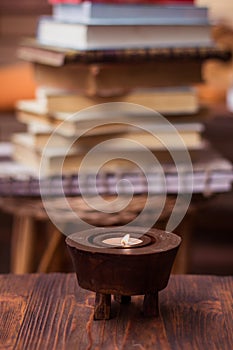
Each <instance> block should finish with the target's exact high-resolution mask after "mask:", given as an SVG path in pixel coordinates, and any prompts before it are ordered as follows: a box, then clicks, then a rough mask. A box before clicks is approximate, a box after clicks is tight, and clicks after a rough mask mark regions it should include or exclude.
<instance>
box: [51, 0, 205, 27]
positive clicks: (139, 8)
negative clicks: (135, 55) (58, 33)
mask: <svg viewBox="0 0 233 350" xmlns="http://www.w3.org/2000/svg"><path fill="white" fill-rule="evenodd" d="M53 18H54V19H55V20H58V21H64V22H74V23H80V22H83V23H90V22H91V21H94V22H95V21H96V20H99V21H100V20H101V22H104V21H107V22H108V23H109V21H111V23H112V24H113V23H116V24H117V23H118V22H120V23H123V22H124V21H125V22H126V23H135V22H136V23H138V22H139V23H147V22H148V21H153V23H154V24H171V23H172V24H189V23H193V24H194V23H195V24H203V23H206V22H207V20H208V9H207V7H201V6H199V7H198V6H190V5H189V6H187V5H184V6H159V5H158V4H152V3H149V4H143V3H141V4H133V3H130V4H127V3H122V4H119V3H118V4H115V3H93V2H90V1H85V2H82V3H80V4H56V5H54V6H53Z"/></svg>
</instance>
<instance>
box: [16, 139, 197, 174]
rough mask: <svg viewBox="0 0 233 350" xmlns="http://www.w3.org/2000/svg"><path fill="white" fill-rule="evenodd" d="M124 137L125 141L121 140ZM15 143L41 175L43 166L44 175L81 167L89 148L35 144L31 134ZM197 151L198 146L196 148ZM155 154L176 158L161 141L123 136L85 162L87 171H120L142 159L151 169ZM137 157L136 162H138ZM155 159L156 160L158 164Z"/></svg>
mask: <svg viewBox="0 0 233 350" xmlns="http://www.w3.org/2000/svg"><path fill="white" fill-rule="evenodd" d="M119 140H121V141H119ZM12 144H13V159H14V160H16V161H17V162H20V163H21V164H23V165H26V166H28V167H30V168H31V169H32V171H34V172H35V173H37V174H38V175H39V172H40V169H41V174H42V176H51V175H55V174H64V175H65V174H72V173H76V172H79V171H80V166H81V164H82V161H83V159H84V157H85V156H86V155H87V152H88V151H87V150H84V149H80V148H79V147H77V146H76V145H75V146H74V147H71V148H68V150H67V148H64V147H61V148H55V147H53V148H49V147H45V148H44V149H40V148H35V147H32V145H31V144H30V140H28V139H27V138H18V139H17V138H15V139H13V140H12ZM194 151H195V149H194ZM152 154H153V155H154V156H155V157H156V160H157V161H156V162H159V163H160V164H162V163H168V162H172V159H173V158H172V155H171V154H170V152H169V151H168V150H167V149H166V147H164V146H163V147H161V144H160V145H155V146H153V148H151V149H150V150H149V149H143V148H142V146H139V145H138V143H137V142H132V141H129V140H128V139H125V141H124V142H122V138H120V139H115V140H112V141H111V144H109V143H108V144H107V146H104V145H103V144H101V146H100V148H98V149H97V151H96V152H94V153H92V152H89V153H88V163H86V164H85V166H84V170H82V171H85V172H92V171H93V169H98V168H99V167H100V168H102V170H103V171H116V170H117V169H121V170H122V171H123V170H125V171H126V170H127V171H133V170H136V169H138V166H137V160H138V161H139V160H140V166H141V167H143V169H144V170H147V171H149V170H150V169H152V168H153V163H152V158H151V157H152ZM174 154H175V156H176V160H178V161H179V162H180V163H182V162H183V161H184V160H183V156H184V149H183V148H182V149H181V148H174V149H173V155H174ZM135 160H136V163H135ZM156 162H154V164H156Z"/></svg>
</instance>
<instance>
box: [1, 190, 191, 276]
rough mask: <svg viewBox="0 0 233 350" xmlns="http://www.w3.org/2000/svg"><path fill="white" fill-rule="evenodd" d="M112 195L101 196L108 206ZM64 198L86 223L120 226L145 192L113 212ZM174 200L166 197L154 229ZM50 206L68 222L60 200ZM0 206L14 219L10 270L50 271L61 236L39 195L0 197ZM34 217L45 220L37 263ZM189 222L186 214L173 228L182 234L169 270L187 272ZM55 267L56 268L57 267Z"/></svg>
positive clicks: (132, 216)
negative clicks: (43, 243)
mask: <svg viewBox="0 0 233 350" xmlns="http://www.w3.org/2000/svg"><path fill="white" fill-rule="evenodd" d="M157 197H158V196H157ZM115 198H116V197H115V196H113V195H112V196H110V195H108V196H105V197H104V199H106V200H108V201H109V205H111V201H113V200H114V199H115ZM156 199H158V198H156ZM67 200H68V202H69V204H70V206H71V208H72V209H73V210H74V211H75V212H77V214H78V215H79V217H80V218H82V219H83V220H85V221H86V222H88V223H89V224H92V225H94V226H104V227H108V226H117V225H118V226H119V225H124V224H127V223H128V222H130V221H132V220H133V219H135V218H136V217H137V215H138V214H139V213H140V212H141V210H142V209H143V207H144V205H145V203H146V201H147V195H138V196H134V197H133V199H132V201H131V202H130V204H129V205H128V206H127V208H125V209H124V210H122V211H119V212H117V213H114V214H108V213H103V212H96V211H94V210H93V209H92V208H90V207H89V206H88V205H87V204H86V203H85V202H84V200H83V199H82V197H68V198H67ZM174 203H175V198H173V197H168V198H167V199H166V204H165V206H164V209H163V211H162V213H161V215H160V217H159V220H158V222H157V223H156V225H155V226H156V227H157V228H161V229H163V228H165V226H166V222H167V220H168V218H169V216H170V214H171V210H172V208H173V206H174ZM50 205H52V206H53V208H54V210H55V211H56V210H57V212H58V215H60V216H61V217H62V218H63V220H64V224H65V223H68V222H69V221H70V218H69V213H66V212H65V211H64V208H63V206H64V202H63V199H61V198H53V199H51V203H50ZM0 207H1V209H2V210H3V211H5V212H8V213H10V214H12V215H13V219H14V220H13V230H12V243H11V272H12V273H18V274H21V273H30V272H49V271H51V270H50V265H51V263H52V261H53V259H54V257H55V255H56V252H57V249H58V248H59V246H60V245H61V243H63V241H64V238H65V237H64V236H63V235H62V233H60V231H59V230H58V229H57V228H56V227H55V226H54V225H53V224H52V223H51V222H50V220H49V218H48V215H47V213H46V211H45V209H44V207H43V203H42V200H41V199H40V198H24V197H14V198H13V197H7V198H2V199H1V201H0ZM61 213H62V215H61ZM36 220H39V221H44V222H46V223H47V230H46V231H47V232H46V234H48V235H49V240H48V243H47V246H46V248H45V249H44V250H43V252H42V254H41V257H40V259H39V262H37V264H36V263H35V253H36V250H37V244H38V240H37V237H36V233H35V231H36V227H35V222H36ZM190 222H191V221H190V215H186V218H185V220H183V222H182V224H181V225H180V226H179V227H178V228H177V229H176V230H175V231H176V233H177V234H179V235H180V236H181V237H182V245H181V248H180V251H179V253H178V255H177V259H176V262H175V264H174V269H173V273H186V272H187V265H188V261H187V260H188V246H189V232H190ZM35 264H36V266H35ZM58 265H59V264H58ZM57 268H58V271H59V266H58V267H57Z"/></svg>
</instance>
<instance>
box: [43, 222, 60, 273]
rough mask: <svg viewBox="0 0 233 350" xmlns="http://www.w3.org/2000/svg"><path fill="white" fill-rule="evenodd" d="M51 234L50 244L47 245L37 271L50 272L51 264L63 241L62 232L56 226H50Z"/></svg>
mask: <svg viewBox="0 0 233 350" xmlns="http://www.w3.org/2000/svg"><path fill="white" fill-rule="evenodd" d="M49 234H50V235H51V237H50V240H49V243H48V246H47V247H46V249H45V251H44V254H43V256H42V258H41V260H40V263H39V266H38V269H37V272H40V273H43V272H49V266H50V264H51V261H52V260H53V258H54V256H55V253H56V250H57V248H58V246H59V244H60V243H61V242H62V234H61V233H60V232H59V231H58V229H57V228H56V227H54V226H53V227H52V229H51V228H50V232H49Z"/></svg>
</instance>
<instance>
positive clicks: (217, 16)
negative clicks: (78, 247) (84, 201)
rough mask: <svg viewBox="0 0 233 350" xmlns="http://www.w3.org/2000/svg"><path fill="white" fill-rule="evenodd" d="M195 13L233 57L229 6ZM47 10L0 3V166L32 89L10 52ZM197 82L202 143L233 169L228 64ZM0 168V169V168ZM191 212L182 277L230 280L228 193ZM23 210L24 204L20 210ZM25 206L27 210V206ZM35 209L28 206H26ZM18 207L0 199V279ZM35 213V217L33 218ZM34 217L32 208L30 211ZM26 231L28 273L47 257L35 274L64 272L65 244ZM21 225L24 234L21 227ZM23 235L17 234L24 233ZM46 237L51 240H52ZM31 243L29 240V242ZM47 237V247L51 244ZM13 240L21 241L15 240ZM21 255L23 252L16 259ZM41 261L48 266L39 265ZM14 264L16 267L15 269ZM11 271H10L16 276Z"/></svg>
mask: <svg viewBox="0 0 233 350" xmlns="http://www.w3.org/2000/svg"><path fill="white" fill-rule="evenodd" d="M195 4H196V5H198V6H199V5H200V6H208V8H209V11H210V12H209V14H210V19H211V23H212V24H213V28H212V33H213V37H214V38H215V40H216V42H218V43H219V44H220V46H222V47H224V48H226V49H227V50H230V51H231V50H233V2H232V0H222V1H218V0H196V1H195ZM51 13H52V5H50V4H49V3H48V1H47V0H21V1H16V0H15V1H14V0H1V1H0V142H1V143H3V144H2V148H1V152H0V159H1V161H5V159H6V158H7V157H9V154H8V148H7V147H8V146H7V143H8V142H10V141H11V137H12V135H13V134H14V133H18V132H24V131H25V130H26V126H25V124H23V123H21V122H20V121H19V120H18V119H17V118H16V114H15V103H16V101H17V100H20V99H25V98H28V99H31V98H34V97H35V89H36V82H35V81H34V80H33V79H34V77H33V69H32V68H31V67H30V63H28V62H25V61H22V60H20V59H19V58H18V56H17V48H18V45H19V43H20V41H21V40H22V38H24V37H34V36H35V35H36V28H37V23H38V19H39V17H40V16H41V15H51ZM203 77H204V82H203V83H201V84H198V85H197V86H196V88H197V91H198V94H199V98H200V101H201V104H202V105H204V106H208V108H211V115H212V117H211V118H210V119H208V121H207V122H206V129H205V131H204V134H205V135H204V136H205V137H206V138H207V139H208V140H209V141H210V142H211V143H212V145H213V147H214V148H216V150H217V151H218V152H220V153H221V154H222V155H223V156H224V157H226V159H227V160H228V161H229V162H230V163H232V161H233V151H232V150H233V137H232V136H233V122H232V121H233V118H232V116H233V114H232V113H233V90H232V89H233V64H232V61H231V60H230V61H227V62H222V61H217V60H209V61H208V62H206V63H204V64H203ZM1 166H2V165H1V163H0V167H1ZM197 201H198V207H197V210H195V213H194V214H193V216H192V223H191V224H190V225H189V227H188V230H189V232H188V235H189V242H188V244H189V247H188V251H189V262H188V268H187V270H186V271H185V272H188V273H198V274H199V273H200V274H222V275H227V274H232V273H233V254H232V252H233V250H232V248H233V245H232V243H233V219H232V218H233V193H232V190H229V191H227V192H225V193H218V194H213V195H212V196H210V197H208V198H207V197H206V196H204V195H200V196H199V197H198V200H197ZM25 205H26V204H25ZM27 205H28V203H27ZM32 205H34V203H33V204H32ZM23 206H24V201H21V202H17V203H13V204H12V203H11V202H10V204H8V205H7V207H6V202H5V198H4V197H1V198H0V208H1V209H0V223H1V226H0V273H9V272H10V271H12V261H11V256H12V254H14V249H16V246H17V245H16V244H15V242H13V243H12V237H13V234H14V230H16V229H19V227H17V225H20V223H19V221H17V210H18V209H17V208H18V207H21V209H22V208H23ZM40 210H41V209H40V208H39V207H38V213H39V212H40ZM35 211H37V208H35ZM24 225H26V226H25V227H26V235H27V234H29V235H31V232H35V234H34V235H35V237H37V241H36V239H35V237H34V238H33V239H29V241H28V242H27V244H26V245H25V249H31V248H32V245H33V244H35V241H36V242H37V243H36V253H35V255H34V260H33V261H30V262H28V263H29V264H31V271H29V272H34V271H36V270H37V269H36V268H35V266H36V265H38V261H39V259H40V258H39V257H40V256H42V255H43V254H44V250H45V249H48V250H49V253H48V256H47V257H45V258H44V260H43V262H42V263H41V264H40V269H39V271H43V264H44V265H45V266H47V268H46V269H45V270H46V271H71V270H72V266H71V264H70V260H69V257H68V256H67V252H66V247H65V243H64V238H61V237H60V236H59V233H57V232H56V233H54V232H53V231H54V228H53V227H52V225H51V223H50V222H49V220H46V219H44V218H43V220H41V219H40V217H39V214H38V217H37V216H36V215H35V219H34V220H33V225H32V223H31V221H30V222H26V223H24ZM27 225H28V226H27ZM25 227H24V229H25ZM51 232H53V233H52V236H51ZM31 236H32V235H31ZM51 237H53V242H51ZM18 239H20V238H19V237H18ZM21 254H22V255H23V254H24V252H23V251H22V252H21ZM46 259H47V260H46ZM14 264H17V261H16V262H14ZM16 270H17V269H13V271H16Z"/></svg>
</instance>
